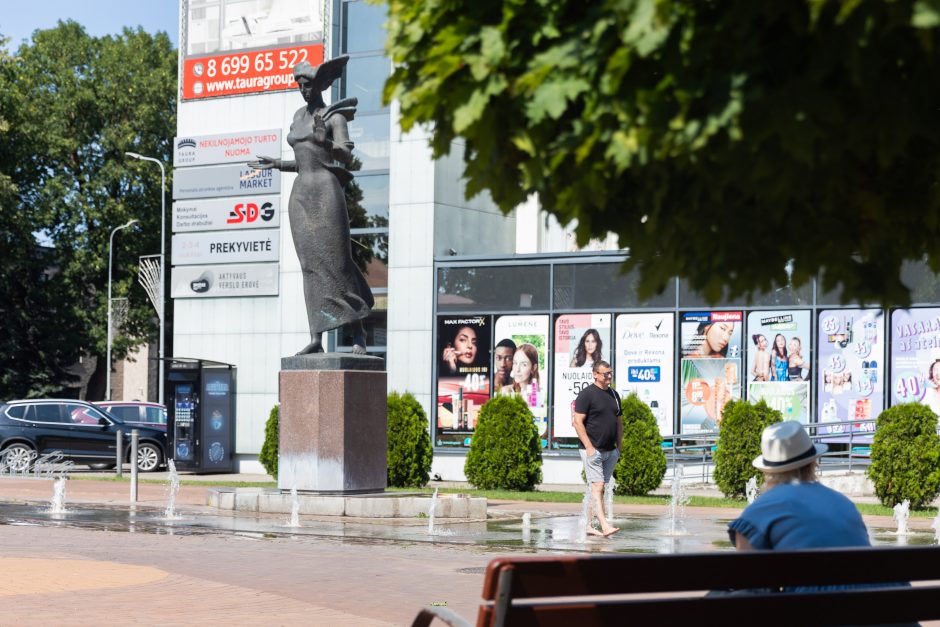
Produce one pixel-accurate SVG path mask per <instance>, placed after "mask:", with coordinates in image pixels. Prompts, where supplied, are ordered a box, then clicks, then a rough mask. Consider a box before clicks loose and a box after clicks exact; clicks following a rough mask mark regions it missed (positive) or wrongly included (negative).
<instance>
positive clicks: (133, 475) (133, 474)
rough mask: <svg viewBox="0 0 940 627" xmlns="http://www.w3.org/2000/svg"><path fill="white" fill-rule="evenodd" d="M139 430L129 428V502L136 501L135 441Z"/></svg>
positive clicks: (136, 441) (138, 435) (138, 439)
mask: <svg viewBox="0 0 940 627" xmlns="http://www.w3.org/2000/svg"><path fill="white" fill-rule="evenodd" d="M139 441H140V431H138V430H137V429H131V459H130V462H131V503H136V502H137V443H138V442H139Z"/></svg>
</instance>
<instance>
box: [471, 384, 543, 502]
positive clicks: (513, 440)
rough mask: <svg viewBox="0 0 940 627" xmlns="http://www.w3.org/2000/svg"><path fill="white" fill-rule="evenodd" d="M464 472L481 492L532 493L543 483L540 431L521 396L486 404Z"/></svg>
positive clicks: (498, 397)
mask: <svg viewBox="0 0 940 627" xmlns="http://www.w3.org/2000/svg"><path fill="white" fill-rule="evenodd" d="M463 471H464V475H466V477H467V481H469V482H470V483H472V484H473V485H474V486H476V487H478V488H480V489H481V490H496V489H503V490H532V489H534V488H535V486H536V485H537V484H538V483H540V482H541V481H542V447H541V444H540V443H539V430H538V427H536V426H535V423H534V422H533V419H532V412H531V411H529V406H528V405H527V404H526V402H525V400H523V399H522V397H521V396H519V395H513V396H497V397H496V398H492V399H490V400H489V401H487V402H486V403H484V405H483V407H482V408H481V409H480V417H479V419H478V421H477V427H476V431H475V432H474V434H473V439H472V440H470V450H469V451H468V452H467V461H466V462H464V470H463Z"/></svg>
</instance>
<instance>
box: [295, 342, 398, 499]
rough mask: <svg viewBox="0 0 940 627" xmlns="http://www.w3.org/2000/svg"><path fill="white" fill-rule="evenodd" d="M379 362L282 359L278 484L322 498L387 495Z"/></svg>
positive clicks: (383, 387) (371, 359) (383, 394)
mask: <svg viewBox="0 0 940 627" xmlns="http://www.w3.org/2000/svg"><path fill="white" fill-rule="evenodd" d="M385 379H386V377H385V371H384V362H383V360H382V359H380V358H378V357H366V356H360V355H342V356H337V355H335V354H319V355H304V356H294V357H287V358H284V359H282V360H281V373H280V377H279V388H280V401H281V406H280V413H279V416H278V426H279V431H280V435H279V438H278V446H279V458H278V465H277V467H278V476H277V486H278V488H279V489H280V490H290V489H291V488H296V489H297V490H300V491H304V492H315V493H319V494H362V493H368V492H381V491H382V490H384V489H385V487H386V486H385V481H386V476H387V455H388V453H387V450H388V431H387V420H388V409H387V404H386V383H385Z"/></svg>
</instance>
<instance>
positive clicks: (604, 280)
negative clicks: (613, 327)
mask: <svg viewBox="0 0 940 627" xmlns="http://www.w3.org/2000/svg"><path fill="white" fill-rule="evenodd" d="M638 285H639V275H638V274H637V273H636V272H630V273H627V274H623V273H622V272H621V264H620V263H619V262H615V263H578V264H565V265H556V266H555V281H554V299H555V301H554V307H555V309H618V308H632V307H646V306H650V307H674V306H675V304H676V295H675V289H674V287H672V286H673V285H674V283H673V282H672V281H670V284H669V287H667V288H666V290H665V291H664V292H663V293H662V294H657V295H655V296H653V297H652V298H650V299H649V300H646V301H641V300H640V298H639V297H638V296H637V286H638Z"/></svg>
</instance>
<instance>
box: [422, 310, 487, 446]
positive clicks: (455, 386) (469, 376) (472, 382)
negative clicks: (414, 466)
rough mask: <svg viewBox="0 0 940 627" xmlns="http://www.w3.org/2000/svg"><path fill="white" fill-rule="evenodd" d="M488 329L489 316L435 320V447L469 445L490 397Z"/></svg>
mask: <svg viewBox="0 0 940 627" xmlns="http://www.w3.org/2000/svg"><path fill="white" fill-rule="evenodd" d="M490 331H491V329H490V318H489V316H477V317H467V316H453V317H444V318H439V319H438V321H437V358H438V365H437V422H436V429H435V435H434V441H435V444H436V445H437V446H461V447H467V446H470V438H471V437H472V434H473V431H474V429H476V424H477V418H478V417H479V415H480V408H481V407H483V403H485V402H486V401H488V400H489V398H490V338H491V333H490Z"/></svg>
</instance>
